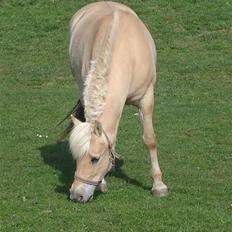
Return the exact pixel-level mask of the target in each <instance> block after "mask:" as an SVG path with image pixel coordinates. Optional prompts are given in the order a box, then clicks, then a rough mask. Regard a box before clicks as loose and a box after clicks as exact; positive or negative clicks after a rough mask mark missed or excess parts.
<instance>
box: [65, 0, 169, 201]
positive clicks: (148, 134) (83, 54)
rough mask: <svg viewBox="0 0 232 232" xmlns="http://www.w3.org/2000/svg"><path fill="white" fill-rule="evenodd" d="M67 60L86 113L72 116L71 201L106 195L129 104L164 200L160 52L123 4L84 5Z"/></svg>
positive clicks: (72, 23) (74, 22) (156, 188)
mask: <svg viewBox="0 0 232 232" xmlns="http://www.w3.org/2000/svg"><path fill="white" fill-rule="evenodd" d="M69 57H70V66H71V70H72V74H73V76H74V78H75V79H76V81H77V83H78V86H79V90H80V102H79V104H78V106H79V107H77V108H76V111H75V112H77V111H78V110H79V111H80V112H81V110H80V108H81V109H82V117H81V118H82V120H80V118H78V114H75V113H74V114H73V115H71V123H72V125H73V126H72V129H71V131H70V137H69V147H70V150H71V153H72V156H73V158H74V160H76V170H75V174H74V180H73V183H72V185H71V188H70V199H71V200H72V201H75V202H87V201H89V200H92V198H93V195H94V192H95V190H96V189H100V190H101V191H102V192H105V191H107V183H106V181H105V179H104V177H105V175H106V174H107V173H108V172H109V171H110V170H111V168H112V167H113V165H114V163H115V160H116V159H117V157H118V155H117V153H116V151H115V143H116V137H117V130H118V126H119V122H120V118H121V114H122V111H123V108H124V106H125V105H126V104H131V105H134V106H136V107H137V108H138V109H139V112H140V113H139V115H140V118H141V121H142V124H143V141H144V144H145V146H146V147H147V149H148V150H149V153H150V159H151V169H152V178H153V186H152V195H153V196H157V197H162V196H166V195H167V194H168V188H167V186H166V185H165V184H164V183H163V181H162V173H161V170H160V167H159V163H158V158H157V142H156V136H155V133H154V129H153V124H152V115H153V105H154V84H155V81H156V48H155V43H154V41H153V39H152V36H151V34H150V33H149V31H148V29H147V28H146V26H145V25H144V23H143V22H142V21H141V20H140V19H139V17H138V16H137V14H136V13H135V12H134V11H133V10H132V9H130V8H129V7H127V6H126V5H123V4H120V3H116V2H106V1H103V2H96V3H91V4H89V5H86V6H84V7H83V8H81V9H80V10H78V11H77V12H76V13H75V14H74V16H73V17H72V18H71V21H70V43H69Z"/></svg>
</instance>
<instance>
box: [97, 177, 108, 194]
mask: <svg viewBox="0 0 232 232" xmlns="http://www.w3.org/2000/svg"><path fill="white" fill-rule="evenodd" d="M97 190H99V191H101V192H102V193H105V192H107V183H106V181H105V179H104V178H103V179H102V182H101V184H99V185H98V186H97Z"/></svg>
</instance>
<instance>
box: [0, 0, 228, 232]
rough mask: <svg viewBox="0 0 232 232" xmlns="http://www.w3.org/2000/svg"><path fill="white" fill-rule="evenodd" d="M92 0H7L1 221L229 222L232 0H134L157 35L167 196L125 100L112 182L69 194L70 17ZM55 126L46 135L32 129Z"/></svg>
mask: <svg viewBox="0 0 232 232" xmlns="http://www.w3.org/2000/svg"><path fill="white" fill-rule="evenodd" d="M89 2H91V1H82V0H53V1H52V0H1V1H0V231H17V232H18V231H30V232H31V231H51V232H54V231H55V232H56V231H60V232H61V231H65V232H66V231H68V232H69V231H99V232H100V231H101V232H102V231H139V232H141V231H167V232H170V231H178V232H184V231H186V232H188V231H190V232H191V231H203V232H205V231H210V232H211V231H220V232H222V231H225V232H229V231H232V155H231V152H232V122H231V117H232V79H231V78H232V25H231V24H232V21H231V19H232V2H231V1H228V0H214V1H207V0H202V1H200V0H185V1H184V0H178V1H177V0H143V1H142V0H128V1H121V2H122V3H125V4H127V5H129V6H130V7H131V8H132V9H134V10H135V11H136V12H137V14H138V15H139V16H140V17H141V19H142V20H143V21H144V22H145V23H146V25H147V26H148V28H149V30H150V31H151V33H152V35H153V37H154V38H155V41H156V45H157V52H158V64H157V69H158V83H157V88H156V98H155V99H156V100H155V101H156V105H155V114H154V126H155V128H156V132H157V137H158V148H159V150H158V152H159V161H160V166H161V168H162V171H163V175H164V180H165V183H166V184H167V185H168V186H169V190H170V195H169V196H168V197H166V198H162V199H154V198H152V197H151V195H150V193H149V191H150V188H151V186H152V182H151V179H150V163H149V155H148V152H147V151H146V150H145V148H144V146H143V145H142V141H141V126H140V125H139V122H138V120H137V118H136V117H135V116H134V113H136V109H135V108H133V107H126V108H125V110H124V114H123V118H122V120H121V124H120V130H119V134H118V144H117V151H118V153H120V154H121V160H120V161H119V162H118V164H117V169H116V172H115V173H114V174H112V175H110V176H108V177H107V181H108V188H109V191H108V193H106V194H97V195H96V196H95V199H94V201H92V202H90V203H88V204H75V203H73V202H71V201H69V200H68V195H69V187H70V184H71V182H72V179H73V173H74V168H75V167H74V162H73V161H72V158H71V155H70V152H69V150H68V143H67V141H64V142H62V143H59V144H56V143H55V142H54V141H55V139H56V136H57V135H58V134H59V133H60V132H61V131H62V128H58V129H56V131H53V132H51V133H49V129H50V128H52V127H53V126H54V125H55V124H56V123H57V122H58V121H59V120H60V119H62V117H63V116H64V115H65V114H66V113H67V112H68V111H69V110H70V109H71V108H72V106H73V105H74V104H75V103H76V99H77V98H78V92H77V88H76V85H75V82H74V81H73V78H72V76H71V73H70V68H69V62H68V22H69V19H70V18H71V16H72V15H73V14H74V12H75V11H76V10H77V9H79V8H80V7H81V6H83V5H85V4H87V3H89ZM37 134H42V135H47V134H48V135H49V137H48V138H45V137H42V138H39V137H37V136H36V135H37Z"/></svg>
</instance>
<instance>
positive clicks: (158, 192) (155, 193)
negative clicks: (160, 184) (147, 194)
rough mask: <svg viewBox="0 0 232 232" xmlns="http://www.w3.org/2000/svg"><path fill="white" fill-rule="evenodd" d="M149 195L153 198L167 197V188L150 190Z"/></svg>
mask: <svg viewBox="0 0 232 232" xmlns="http://www.w3.org/2000/svg"><path fill="white" fill-rule="evenodd" d="M151 194H152V196H153V197H166V196H167V195H168V188H156V189H152V191H151Z"/></svg>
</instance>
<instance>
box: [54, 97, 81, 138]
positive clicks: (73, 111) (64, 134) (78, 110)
mask: <svg viewBox="0 0 232 232" xmlns="http://www.w3.org/2000/svg"><path fill="white" fill-rule="evenodd" d="M71 114H72V115H74V116H75V117H76V118H77V119H78V120H80V121H82V122H85V115H84V107H83V106H82V104H81V101H80V100H78V102H77V104H76V105H75V106H74V107H73V108H72V109H71V110H70V111H69V112H68V113H67V115H66V116H65V117H64V118H63V119H62V120H61V121H60V122H59V123H58V124H57V125H56V127H58V126H60V125H61V124H62V123H63V122H64V121H65V120H66V119H67V118H69V117H70V115H71ZM72 128H73V122H72V121H71V120H70V121H69V123H68V125H67V127H66V128H65V129H64V131H63V132H62V133H61V134H60V136H59V137H58V139H57V142H60V141H62V140H63V139H64V138H65V137H67V136H68V134H69V133H70V132H71V130H72Z"/></svg>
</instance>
